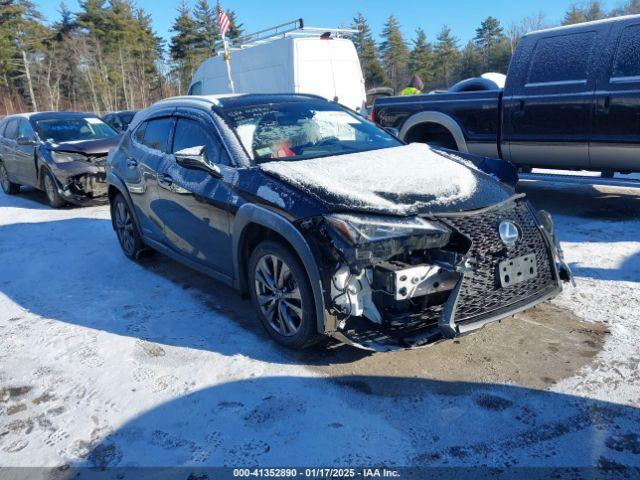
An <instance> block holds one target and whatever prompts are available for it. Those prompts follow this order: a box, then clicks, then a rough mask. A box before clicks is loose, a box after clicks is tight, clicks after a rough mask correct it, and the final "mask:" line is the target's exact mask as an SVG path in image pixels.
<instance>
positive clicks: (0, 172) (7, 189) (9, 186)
mask: <svg viewBox="0 0 640 480" xmlns="http://www.w3.org/2000/svg"><path fill="white" fill-rule="evenodd" d="M0 185H2V191H3V192H4V193H6V194H7V195H15V194H16V193H18V192H19V191H20V185H18V184H17V183H13V182H12V181H11V180H9V172H7V168H6V167H5V166H4V163H2V162H0Z"/></svg>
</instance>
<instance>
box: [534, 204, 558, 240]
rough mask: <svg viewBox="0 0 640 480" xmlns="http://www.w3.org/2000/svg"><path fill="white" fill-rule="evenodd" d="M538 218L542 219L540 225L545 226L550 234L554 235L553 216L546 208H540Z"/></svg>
mask: <svg viewBox="0 0 640 480" xmlns="http://www.w3.org/2000/svg"><path fill="white" fill-rule="evenodd" d="M538 220H540V225H541V226H542V228H544V229H545V230H546V231H547V233H548V234H549V235H551V236H552V237H553V233H554V230H555V228H554V225H553V218H551V215H550V214H549V212H547V211H546V210H538Z"/></svg>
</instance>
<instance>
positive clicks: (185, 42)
mask: <svg viewBox="0 0 640 480" xmlns="http://www.w3.org/2000/svg"><path fill="white" fill-rule="evenodd" d="M171 31H172V32H174V35H173V37H171V43H170V45H169V52H170V54H171V58H172V59H173V61H174V62H175V65H176V67H175V69H174V71H175V73H176V74H177V76H178V82H179V85H180V89H179V92H180V93H182V92H184V91H185V90H186V88H187V87H188V85H189V83H190V82H191V77H192V76H193V73H194V70H195V63H196V51H195V49H196V47H197V46H198V41H199V37H198V27H197V25H196V22H195V20H194V19H193V17H192V16H191V10H190V9H189V6H188V5H187V2H186V0H182V3H181V4H180V6H179V7H178V16H177V18H176V19H175V21H174V23H173V25H172V27H171Z"/></svg>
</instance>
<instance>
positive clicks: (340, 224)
mask: <svg viewBox="0 0 640 480" xmlns="http://www.w3.org/2000/svg"><path fill="white" fill-rule="evenodd" d="M324 218H325V220H326V221H327V222H328V223H329V225H331V227H332V228H333V229H334V230H335V231H336V233H338V234H339V235H340V236H341V237H342V238H344V239H345V240H346V241H347V242H349V243H351V244H353V245H361V244H363V243H366V242H377V241H380V240H389V239H392V238H402V237H410V236H413V235H418V236H432V237H433V240H434V244H445V243H446V242H447V241H448V239H449V235H450V234H451V232H450V231H449V229H447V228H446V227H445V226H444V225H441V224H439V223H435V222H430V221H428V220H424V219H422V218H419V217H408V218H394V217H380V216H375V215H342V214H336V215H325V217H324Z"/></svg>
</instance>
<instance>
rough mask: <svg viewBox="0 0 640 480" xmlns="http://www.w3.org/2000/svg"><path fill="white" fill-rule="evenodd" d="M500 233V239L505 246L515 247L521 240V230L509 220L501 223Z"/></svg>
mask: <svg viewBox="0 0 640 480" xmlns="http://www.w3.org/2000/svg"><path fill="white" fill-rule="evenodd" d="M498 233H500V239H501V240H502V243H504V244H505V245H514V244H515V243H516V242H517V241H518V239H519V238H520V229H519V228H518V226H517V225H516V224H515V223H513V222H510V221H508V220H503V221H501V222H500V225H499V226H498Z"/></svg>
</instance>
